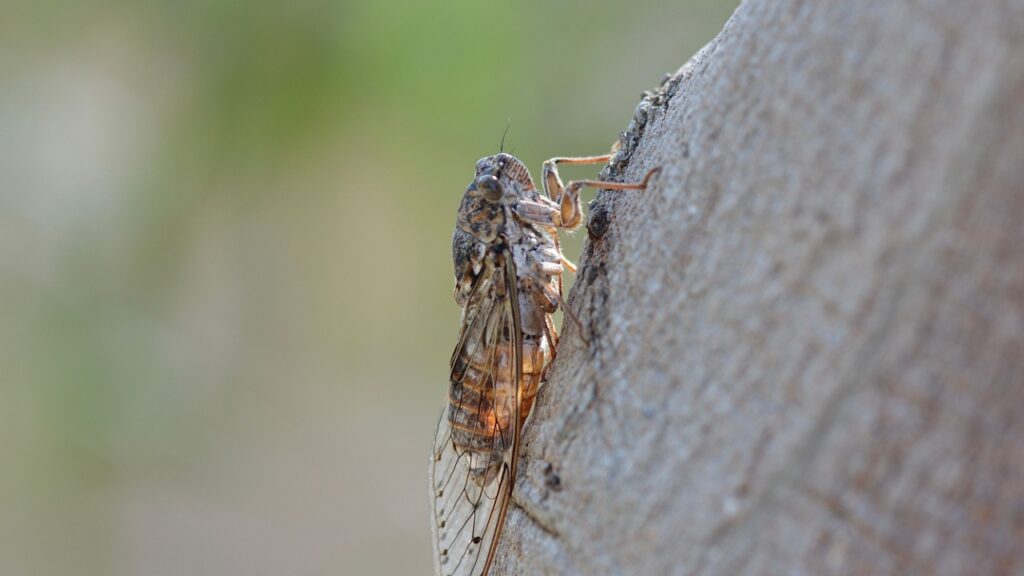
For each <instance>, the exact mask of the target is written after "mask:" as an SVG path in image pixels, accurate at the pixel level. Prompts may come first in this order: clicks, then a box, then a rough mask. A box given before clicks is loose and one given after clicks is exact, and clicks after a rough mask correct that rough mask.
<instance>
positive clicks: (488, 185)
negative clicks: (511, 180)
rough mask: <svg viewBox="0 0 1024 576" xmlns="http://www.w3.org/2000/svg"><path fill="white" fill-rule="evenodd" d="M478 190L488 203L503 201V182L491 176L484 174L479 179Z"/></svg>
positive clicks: (477, 182) (477, 181)
mask: <svg viewBox="0 0 1024 576" xmlns="http://www.w3.org/2000/svg"><path fill="white" fill-rule="evenodd" d="M476 189H477V190H479V191H480V195H481V196H483V197H484V199H485V200H487V201H488V202H497V201H498V200H501V195H502V189H501V182H499V181H498V179H497V178H496V177H495V176H493V175H491V174H484V175H483V176H480V177H479V178H477V179H476Z"/></svg>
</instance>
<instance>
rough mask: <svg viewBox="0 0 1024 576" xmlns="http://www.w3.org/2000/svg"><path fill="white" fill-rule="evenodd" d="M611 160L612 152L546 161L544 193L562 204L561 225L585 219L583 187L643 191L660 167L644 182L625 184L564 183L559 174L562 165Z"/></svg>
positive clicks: (543, 180) (559, 224)
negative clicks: (582, 198) (582, 196)
mask: <svg viewBox="0 0 1024 576" xmlns="http://www.w3.org/2000/svg"><path fill="white" fill-rule="evenodd" d="M610 159H611V155H610V154H605V155H603V156H581V157H578V158H561V157H560V158H552V159H550V160H547V161H546V162H544V170H543V175H542V179H541V181H542V183H543V185H544V192H546V193H547V195H548V198H550V199H551V200H552V201H553V202H554V203H555V204H556V205H557V206H558V212H559V217H558V219H557V220H558V224H556V225H557V226H559V227H560V228H568V229H570V230H573V229H575V228H576V227H578V226H579V225H580V222H581V221H582V220H583V207H582V206H581V205H580V190H581V189H583V188H585V187H590V188H599V189H601V190H643V189H644V188H646V187H647V181H648V180H650V179H651V176H652V175H653V174H654V173H655V172H657V171H659V170H660V168H654V169H652V170H650V171H649V172H647V175H646V176H644V180H643V182H632V183H621V182H603V181H601V180H570V181H569V183H568V184H562V178H561V177H560V176H559V175H558V165H559V164H603V163H605V162H608V160H610Z"/></svg>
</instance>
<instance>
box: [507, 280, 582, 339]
mask: <svg viewBox="0 0 1024 576" xmlns="http://www.w3.org/2000/svg"><path fill="white" fill-rule="evenodd" d="M521 282H522V284H523V290H525V291H526V292H528V293H529V294H530V296H532V297H533V298H534V300H535V301H536V302H537V304H538V305H539V306H540V307H541V308H542V309H543V310H544V311H545V312H547V313H548V314H550V313H552V312H554V311H555V310H556V309H558V308H559V307H560V308H561V309H562V312H563V313H564V314H565V317H566V318H568V319H569V320H571V321H572V323H573V324H575V325H576V327H577V328H578V329H579V331H580V337H581V338H583V341H584V342H586V343H587V344H590V340H589V339H588V338H587V337H586V335H585V333H584V331H583V323H582V322H580V319H579V318H578V317H577V316H576V314H575V313H574V312H573V311H572V310H571V309H570V308H569V307H568V306H567V305H566V303H565V299H563V298H562V295H561V294H559V293H558V291H557V290H555V289H554V288H552V287H551V285H549V284H546V283H541V282H538V281H537V280H535V279H534V278H533V277H531V276H527V277H525V278H523V279H522V280H521Z"/></svg>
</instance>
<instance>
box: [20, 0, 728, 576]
mask: <svg viewBox="0 0 1024 576" xmlns="http://www.w3.org/2000/svg"><path fill="white" fill-rule="evenodd" d="M737 3H738V2H737V1H736V0H732V1H718V0H687V1H676V2H670V1H658V0H640V1H633V2H596V1H593V0H588V1H584V0H575V1H568V2H550V3H545V2H540V1H536V0H534V1H524V2H479V1H472V0H463V1H451V0H444V1H439V2H401V1H376V2H373V1H365V2H351V1H341V2H327V1H320V0H304V1H296V2H240V1H237V0H174V1H167V0H162V1H161V0H149V1H142V2H115V1H88V2H85V1H81V0H76V1H66V2H60V1H49V2H32V1H27V0H13V1H12V0H7V1H6V2H4V3H3V7H0V314H2V320H0V574H4V575H50V574H53V575H66V574H75V575H93V574H95V575H147V576H161V575H180V574H189V575H224V574H246V575H248V576H259V575H278V574H289V575H320V574H427V573H429V571H430V567H429V566H430V551H429V550H430V549H429V543H428V538H429V529H428V513H427V511H428V504H427V500H426V499H427V495H426V493H427V490H426V479H425V476H426V462H427V454H428V451H429V448H428V447H429V445H430V442H431V440H432V433H433V428H434V425H435V422H436V418H437V416H438V414H439V411H440V408H441V400H442V397H443V394H444V390H445V387H446V386H447V362H448V358H449V355H450V352H451V347H452V346H453V345H454V339H455V336H456V332H457V323H458V310H457V308H456V306H455V303H454V301H453V299H452V296H451V290H452V271H451V260H450V252H449V241H450V236H451V229H452V225H453V221H454V214H455V209H456V207H457V205H458V201H459V198H460V196H461V194H462V192H463V190H464V188H465V186H466V185H467V184H468V183H469V181H470V178H471V176H472V171H473V165H474V163H475V161H476V160H477V159H478V158H479V157H481V156H484V155H487V154H490V153H493V152H495V151H496V149H497V147H498V144H499V141H500V139H501V135H502V132H503V131H504V130H505V127H506V123H507V122H508V121H509V120H511V128H510V130H509V133H508V137H507V139H506V145H505V147H506V150H512V151H513V152H514V153H515V154H516V155H517V156H519V157H520V158H522V159H523V160H524V161H526V162H527V164H528V165H529V166H530V167H531V168H532V169H533V170H534V171H536V170H537V168H538V167H539V165H540V162H541V161H542V160H543V159H544V158H546V157H550V156H554V155H563V154H591V153H599V152H602V151H604V150H606V149H607V148H608V147H609V146H610V145H611V143H612V142H613V140H614V139H615V137H616V135H617V134H618V132H619V131H621V130H623V129H624V128H625V126H626V124H627V123H628V121H629V119H630V116H631V114H632V111H633V107H634V106H635V105H636V103H637V101H638V99H639V97H640V94H641V92H642V90H644V89H647V88H651V87H653V86H655V85H656V84H657V83H658V82H659V81H660V79H661V77H662V75H663V74H664V73H666V72H670V71H673V70H674V69H676V68H677V67H678V66H679V65H681V64H682V63H683V62H684V61H685V60H686V59H687V58H688V57H689V56H690V55H691V54H692V53H693V52H695V51H696V50H697V49H698V48H699V47H700V46H702V45H703V44H704V43H705V42H707V41H708V40H710V39H711V38H712V37H713V36H714V34H715V33H716V32H717V30H718V29H720V27H721V25H722V24H723V22H724V21H725V20H726V19H727V18H728V16H729V14H730V13H731V12H732V10H733V9H734V8H735V5H736V4H737ZM592 173H593V171H586V170H583V171H570V175H571V176H583V175H589V174H592ZM588 198H589V197H588ZM579 244H580V242H579V239H578V238H577V239H575V240H574V241H570V242H569V243H568V247H567V253H568V254H569V255H570V257H575V256H577V255H578V253H579Z"/></svg>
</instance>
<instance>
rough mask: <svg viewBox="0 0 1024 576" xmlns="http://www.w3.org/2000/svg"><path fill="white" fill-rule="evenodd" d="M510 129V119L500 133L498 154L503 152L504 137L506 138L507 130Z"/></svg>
mask: <svg viewBox="0 0 1024 576" xmlns="http://www.w3.org/2000/svg"><path fill="white" fill-rule="evenodd" d="M511 127H512V119H511V118H509V119H508V123H506V124H505V131H504V132H502V133H501V146H499V147H498V153H501V152H504V151H505V136H508V129H509V128H511Z"/></svg>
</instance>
